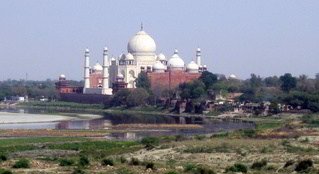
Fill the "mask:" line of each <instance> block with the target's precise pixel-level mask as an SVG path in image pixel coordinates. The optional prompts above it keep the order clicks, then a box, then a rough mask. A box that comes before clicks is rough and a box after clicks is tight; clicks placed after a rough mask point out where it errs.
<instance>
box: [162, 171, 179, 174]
mask: <svg viewBox="0 0 319 174" xmlns="http://www.w3.org/2000/svg"><path fill="white" fill-rule="evenodd" d="M165 174H178V173H177V172H175V171H169V172H166V173H165Z"/></svg>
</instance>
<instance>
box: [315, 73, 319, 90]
mask: <svg viewBox="0 0 319 174" xmlns="http://www.w3.org/2000/svg"><path fill="white" fill-rule="evenodd" d="M315 87H316V90H317V91H319V73H317V74H316V79H315Z"/></svg>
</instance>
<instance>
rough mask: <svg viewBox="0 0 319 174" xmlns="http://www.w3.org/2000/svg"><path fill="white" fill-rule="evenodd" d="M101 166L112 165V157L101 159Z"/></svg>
mask: <svg viewBox="0 0 319 174" xmlns="http://www.w3.org/2000/svg"><path fill="white" fill-rule="evenodd" d="M101 164H102V165H103V166H107V165H109V166H114V161H113V159H110V158H106V159H103V160H102V163H101Z"/></svg>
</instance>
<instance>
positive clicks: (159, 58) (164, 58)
mask: <svg viewBox="0 0 319 174" xmlns="http://www.w3.org/2000/svg"><path fill="white" fill-rule="evenodd" d="M157 60H166V57H165V55H164V54H163V53H160V54H159V55H157Z"/></svg>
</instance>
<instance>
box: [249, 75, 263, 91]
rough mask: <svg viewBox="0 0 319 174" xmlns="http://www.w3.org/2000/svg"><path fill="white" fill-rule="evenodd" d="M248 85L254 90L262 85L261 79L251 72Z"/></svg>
mask: <svg viewBox="0 0 319 174" xmlns="http://www.w3.org/2000/svg"><path fill="white" fill-rule="evenodd" d="M249 82H250V87H251V88H252V89H254V90H256V89H257V88H259V87H261V86H262V79H261V77H260V76H257V75H256V74H251V75H250V79H249Z"/></svg>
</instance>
